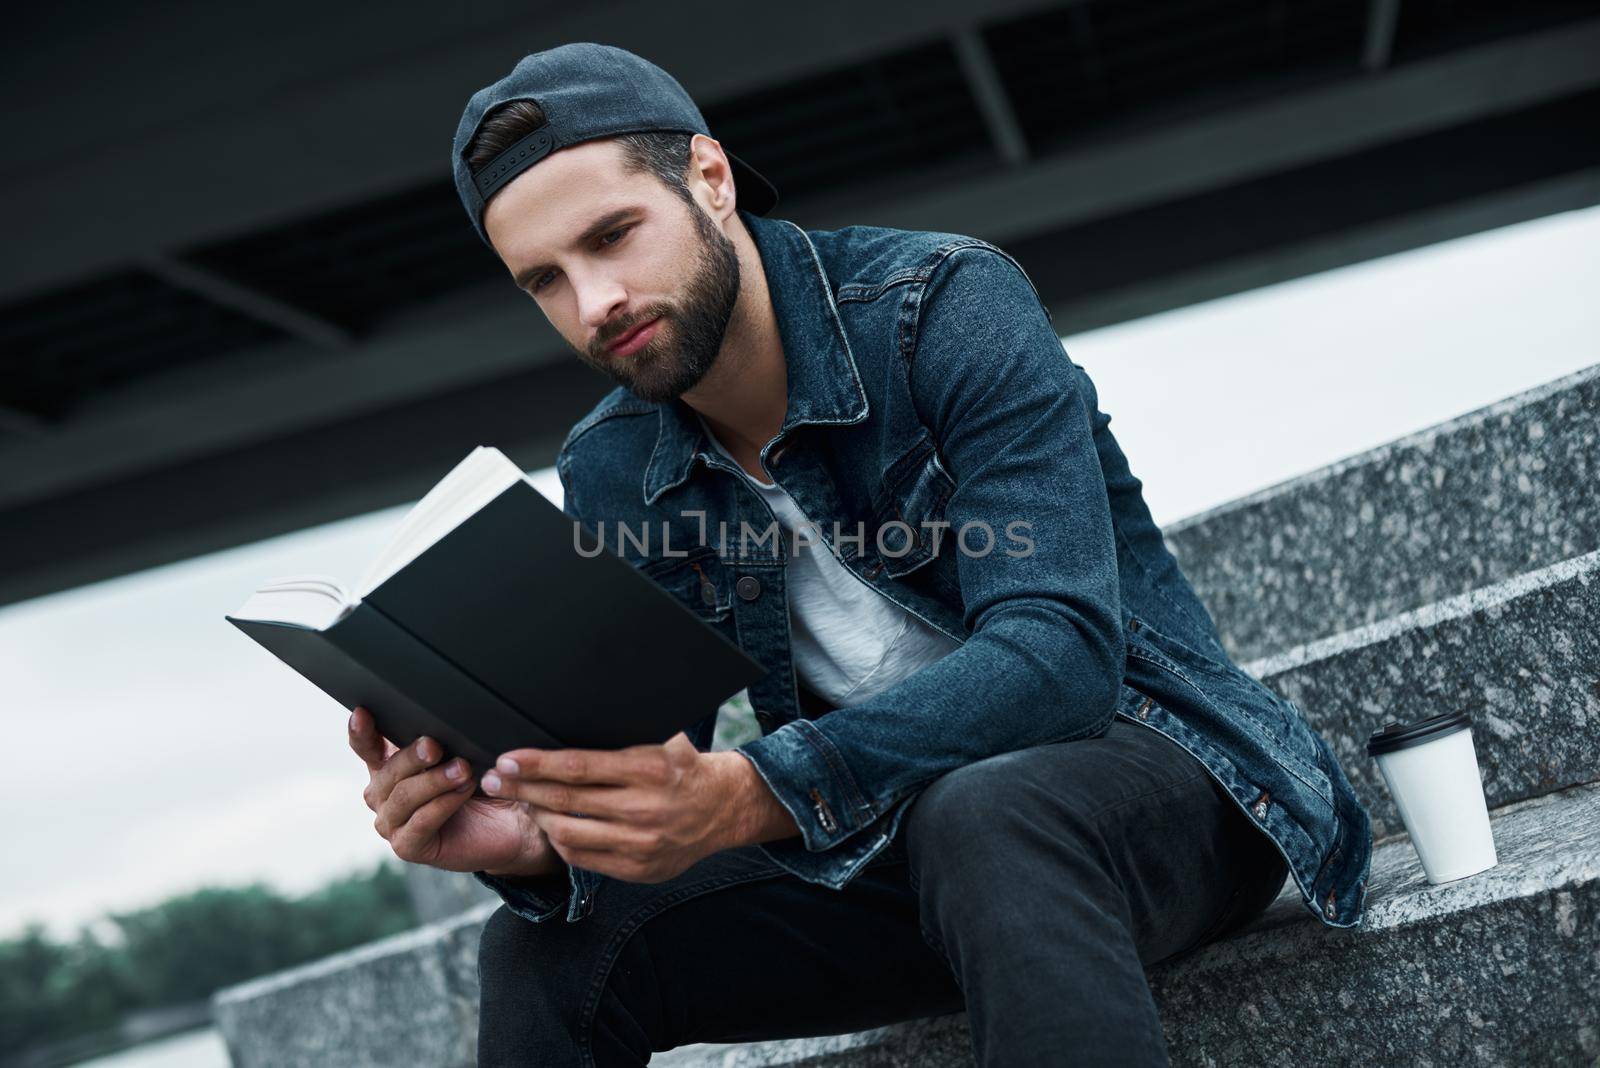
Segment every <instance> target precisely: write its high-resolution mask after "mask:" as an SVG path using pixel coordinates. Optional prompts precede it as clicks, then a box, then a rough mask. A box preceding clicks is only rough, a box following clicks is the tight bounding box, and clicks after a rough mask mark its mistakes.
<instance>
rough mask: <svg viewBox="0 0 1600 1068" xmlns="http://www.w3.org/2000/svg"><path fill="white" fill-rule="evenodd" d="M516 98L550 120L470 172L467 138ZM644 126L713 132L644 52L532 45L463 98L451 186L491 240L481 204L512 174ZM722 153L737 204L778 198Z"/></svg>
mask: <svg viewBox="0 0 1600 1068" xmlns="http://www.w3.org/2000/svg"><path fill="white" fill-rule="evenodd" d="M513 100H532V101H534V102H535V103H537V104H538V105H539V106H540V107H541V108H543V109H544V114H545V118H546V119H548V120H549V121H548V122H547V123H546V124H545V125H544V126H541V127H539V128H538V129H537V130H534V131H533V132H532V133H530V134H528V135H527V136H526V137H524V138H522V140H520V141H518V142H517V143H516V144H514V145H511V146H509V147H508V148H506V149H505V151H503V152H501V153H500V154H499V155H497V156H495V158H494V159H492V160H490V161H489V164H488V166H486V167H484V168H483V170H481V171H479V172H478V173H477V174H476V175H474V174H473V173H472V171H471V170H470V169H469V168H468V167H467V146H468V145H469V144H470V143H471V142H472V138H473V136H474V135H475V134H476V133H477V132H478V127H479V125H480V124H481V123H482V122H483V118H484V116H485V115H487V114H488V113H489V112H491V111H493V110H494V109H495V108H497V107H499V106H500V105H501V104H505V103H509V102H510V101H513ZM648 131H667V132H677V133H690V134H695V133H700V134H705V135H706V136H708V137H709V136H711V131H710V130H709V129H707V128H706V120H705V118H704V116H702V115H701V114H700V109H699V108H697V107H695V103H694V101H693V100H691V99H690V97H689V94H688V93H686V92H685V91H684V89H683V86H681V85H679V84H678V81H677V79H675V78H674V77H673V76H672V75H670V74H668V73H667V72H666V71H664V70H662V69H661V68H660V67H658V66H656V65H655V64H654V63H651V62H650V61H649V60H647V59H643V58H641V57H639V56H636V55H634V54H633V53H632V52H629V51H627V50H626V49H622V48H614V47H612V46H611V45H602V44H592V43H589V42H582V43H577V44H565V45H561V46H560V47H559V48H549V49H546V50H545V51H543V52H535V53H533V54H532V55H530V56H524V57H523V59H522V62H520V63H518V64H517V65H516V67H514V68H513V69H512V71H511V73H510V74H508V75H506V76H505V77H504V78H501V79H500V80H499V81H497V82H495V83H494V84H493V85H490V86H487V87H485V88H483V89H480V90H478V91H477V92H476V93H473V94H472V99H470V100H468V101H467V107H466V110H464V111H463V112H462V113H461V122H460V123H459V124H457V126H456V137H455V145H454V148H453V151H452V153H451V164H452V170H453V171H454V174H455V181H456V193H457V194H458V195H459V196H460V197H461V203H462V205H463V206H465V207H466V209H467V215H468V217H470V218H471V219H472V226H473V229H475V230H477V231H478V236H479V237H481V238H483V241H484V243H485V244H488V243H489V235H488V234H486V233H485V232H484V229H483V209H484V206H485V205H486V204H488V202H489V198H490V197H492V196H494V195H495V194H496V193H497V192H499V191H500V190H501V189H502V188H504V187H505V186H506V185H507V183H509V182H510V181H511V180H512V179H513V178H515V177H516V176H517V175H519V174H521V173H522V172H523V171H525V170H527V169H528V168H529V167H532V166H533V165H534V164H536V163H538V162H539V161H540V160H542V159H544V158H545V157H546V156H548V155H549V154H550V153H552V152H555V151H556V150H558V149H562V148H567V147H569V146H571V145H576V144H581V143H582V142H584V141H593V140H595V139H596V138H600V137H614V136H616V135H617V134H625V133H645V132H648ZM725 151H726V150H725ZM727 156H728V162H729V164H730V165H731V166H732V168H733V179H734V183H735V185H736V186H737V187H738V196H739V207H741V208H743V209H744V210H746V211H749V212H752V213H754V214H756V215H765V214H766V213H767V212H769V211H771V210H772V208H773V206H774V205H776V204H777V202H778V191H777V190H776V189H774V188H773V187H772V183H771V182H769V181H767V180H766V179H765V178H763V177H762V176H761V174H760V172H758V171H757V170H756V169H755V168H754V167H751V166H750V165H749V164H747V163H745V162H744V161H743V160H741V159H740V158H739V157H738V156H735V155H734V154H733V153H732V152H728V153H727Z"/></svg>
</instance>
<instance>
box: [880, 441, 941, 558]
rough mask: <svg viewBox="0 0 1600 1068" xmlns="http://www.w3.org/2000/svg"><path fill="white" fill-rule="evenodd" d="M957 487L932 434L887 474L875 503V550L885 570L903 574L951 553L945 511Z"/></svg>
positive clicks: (896, 463) (885, 473)
mask: <svg viewBox="0 0 1600 1068" xmlns="http://www.w3.org/2000/svg"><path fill="white" fill-rule="evenodd" d="M955 488H956V487H955V480H954V479H952V478H951V477H950V475H949V473H948V472H947V471H945V469H944V465H943V464H941V463H940V462H939V454H938V452H937V451H936V450H935V449H934V447H933V442H932V441H931V440H930V439H928V438H923V439H922V440H921V441H920V442H919V443H918V444H917V446H916V447H915V448H913V449H912V450H911V451H910V452H908V453H906V455H905V456H903V457H901V458H900V459H899V460H897V461H895V463H894V464H892V465H891V466H890V468H889V470H888V471H886V472H884V477H883V485H882V487H881V489H880V490H879V492H878V494H877V496H876V498H875V499H874V502H873V518H874V521H875V524H876V529H875V530H874V531H873V549H874V551H875V552H876V555H877V557H878V559H879V560H880V561H881V562H882V565H883V573H884V574H886V575H888V576H889V577H890V578H900V577H901V576H903V575H908V574H910V573H911V572H913V571H916V570H917V569H918V568H920V567H923V566H924V565H926V564H927V563H928V562H929V561H931V560H933V559H934V558H935V557H936V556H939V555H943V554H947V553H949V552H950V549H951V544H950V543H951V537H952V535H951V532H950V530H949V528H948V527H946V526H944V524H945V514H944V511H945V505H946V503H948V502H949V500H950V495H951V494H952V493H954V492H955Z"/></svg>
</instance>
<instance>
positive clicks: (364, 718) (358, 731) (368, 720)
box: [347, 705, 385, 771]
mask: <svg viewBox="0 0 1600 1068" xmlns="http://www.w3.org/2000/svg"><path fill="white" fill-rule="evenodd" d="M347 729H348V731H349V734H350V748H351V749H354V750H355V752H356V756H358V757H360V758H361V760H362V762H363V763H365V764H366V765H367V770H368V771H377V770H378V769H379V768H381V767H383V758H384V756H385V753H384V740H383V738H381V737H380V736H379V735H378V728H377V725H376V724H375V723H374V722H373V719H372V713H371V712H368V711H367V710H366V709H365V708H363V707H361V706H360V705H357V706H356V710H355V711H354V712H352V713H350V721H349V723H348V724H347Z"/></svg>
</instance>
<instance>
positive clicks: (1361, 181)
mask: <svg viewBox="0 0 1600 1068" xmlns="http://www.w3.org/2000/svg"><path fill="white" fill-rule="evenodd" d="M13 21H14V23H15V24H16V27H15V30H14V32H13V33H12V34H11V35H10V36H9V37H8V39H7V43H6V45H5V46H4V47H5V50H6V57H5V59H6V64H5V69H6V70H7V72H8V88H10V90H11V91H10V92H9V93H7V94H6V95H5V96H4V97H3V98H0V116H3V119H4V123H5V126H4V128H5V129H6V131H7V134H8V136H7V137H6V139H5V142H4V148H3V149H0V188H3V191H4V195H3V196H0V226H3V227H4V232H5V233H6V235H7V238H8V241H7V247H8V249H9V251H10V252H11V255H9V256H6V257H0V603H6V602H9V601H15V600H19V599H22V598H26V597H31V596H35V595H38V594H42V593H46V592H50V591H52V590H57V589H61V588H64V587H67V586H72V585H76V584H80V583H84V582H89V581H94V580H96V579H100V578H105V577H110V576H113V575H117V574H121V573H125V572H127V571H130V570H135V569H138V568H142V567H147V566H151V565H155V564H160V563H165V562H169V561H172V560H176V559H182V558H185V557H187V556H191V555H194V554H197V553H203V552H207V551H211V550H215V549H219V548H225V547H227V546H231V545H235V544H239V543H241V542H245V541H249V540H253V539H257V538H261V537H266V536H269V535H272V534H276V533H281V532H284V531H288V530H293V529H298V528H300V527H303V526H306V525H308V524H312V523H316V522H321V521H326V520H330V519H335V518H340V517H342V516H346V515H350V514H354V513H357V512H360V511H363V510H367V509H371V508H376V507H380V506H383V505H387V504H392V503H398V502H400V501H404V500H406V499H409V498H412V497H415V496H416V495H417V494H418V493H420V492H421V491H422V490H424V489H426V488H427V486H428V485H429V484H430V483H431V482H432V480H433V479H434V478H436V477H437V476H438V475H439V473H441V471H442V470H444V469H445V468H447V467H448V465H449V464H450V463H452V462H453V461H454V460H456V459H458V458H459V457H460V455H462V454H464V453H465V451H466V450H467V449H469V448H470V447H471V446H472V445H475V444H478V443H480V442H495V443H498V444H500V445H501V446H502V447H503V448H505V449H506V450H507V451H508V452H509V453H510V454H511V455H512V456H514V457H515V458H516V459H517V460H518V461H519V462H521V463H523V464H524V465H526V466H529V467H533V466H537V465H541V464H544V463H547V462H548V461H549V460H550V459H551V458H552V457H553V455H554V451H555V448H556V447H557V445H558V444H559V442H560V440H561V438H562V437H563V436H564V434H565V432H566V429H567V427H568V426H569V425H570V424H571V422H572V421H573V420H574V419H575V418H577V417H578V416H579V415H580V414H581V413H582V412H583V410H584V409H585V408H586V407H587V405H588V404H590V403H592V401H593V400H594V399H596V398H597V397H598V396H599V395H601V394H602V393H603V392H604V391H605V389H606V385H607V384H606V383H605V382H604V381H603V380H602V379H600V378H599V377H598V376H595V375H593V374H590V373H588V372H586V371H584V370H583V369H581V368H580V367H578V366H577V365H576V363H575V361H574V360H573V359H572V358H571V356H570V354H568V353H567V351H566V350H565V348H564V347H563V346H562V345H561V343H560V342H559V340H558V339H557V338H556V337H555V336H554V334H553V333H552V332H551V331H550V329H549V327H548V325H547V324H546V323H545V322H544V320H543V319H542V317H541V316H540V315H539V313H538V311H537V309H536V308H535V307H534V306H533V305H532V304H531V303H530V302H528V301H526V300H525V299H523V298H520V297H519V296H518V295H517V294H516V292H515V291H514V290H513V289H512V288H511V287H510V284H509V282H507V281H506V280H505V279H504V274H503V270H502V268H501V267H500V266H499V264H498V263H497V262H496V261H495V260H494V258H493V257H492V255H490V254H489V252H488V251H487V250H486V249H484V248H483V246H482V245H481V244H480V243H479V242H478V241H477V239H476V237H475V236H474V235H473V233H472V231H471V229H470V227H469V226H468V225H466V221H465V219H464V218H463V216H462V213H461V209H460V206H459V205H458V204H457V202H456V200H455V197H454V194H453V192H452V190H451V188H450V184H449V172H448V156H447V153H448V147H447V146H448V144H449V139H450V135H451V133H452V132H453V130H454V126H455V120H456V116H457V115H458V113H459V109H460V106H461V104H462V103H463V102H464V100H465V98H466V97H467V95H469V94H470V93H471V92H472V91H473V90H474V89H475V88H477V87H478V86H480V85H482V84H484V83H486V82H488V81H490V80H493V79H494V78H496V77H498V76H499V75H500V74H502V73H503V72H504V71H505V70H507V69H509V67H510V66H511V65H512V64H513V63H514V62H515V61H516V60H517V59H518V58H519V57H520V56H521V55H523V54H524V53H525V52H528V51H532V50H536V49H539V48H543V47H547V46H550V45H553V44H557V43H560V42H563V41H570V40H600V41H605V42H608V43H614V44H618V45H622V46H623V47H627V48H631V49H633V50H635V51H638V52H640V53H641V54H643V55H645V56H647V57H649V58H651V59H652V60H654V61H656V62H657V63H659V64H661V65H662V66H663V67H665V68H667V69H668V70H670V71H672V72H673V73H674V74H675V75H677V76H678V78H679V79H680V80H681V81H682V82H683V83H684V85H685V87H686V88H687V89H688V90H689V91H690V93H691V94H693V95H694V96H695V97H696V99H697V100H698V101H699V102H700V103H701V105H702V109H703V110H704V112H705V113H706V116H707V119H708V121H709V123H710V126H711V130H712V132H713V134H715V135H716V136H718V138H719V139H720V140H722V141H723V143H724V144H726V145H727V146H728V147H729V148H731V149H733V150H734V151H736V152H738V153H739V154H740V155H741V156H743V157H744V158H746V159H748V160H750V161H751V162H752V163H754V164H755V165H756V166H757V167H759V168H761V169H762V170H763V171H764V172H765V173H767V174H768V175H769V176H770V177H771V178H772V179H773V180H774V181H775V182H776V184H777V185H778V187H779V189H780V190H781V192H782V195H783V202H782V205H781V206H780V208H779V210H778V212H777V214H779V215H781V216H782V217H785V218H790V219H793V220H794V221H796V222H798V223H800V224H801V225H803V226H807V227H810V228H824V229H828V228H834V227H838V226H844V225H849V224H852V223H870V224H875V225H884V226H898V227H907V228H916V229H933V230H944V231H954V232H960V233H969V234H974V235H977V236H980V237H984V238H987V239H989V240H992V241H996V242H998V243H1000V244H1002V245H1004V246H1005V247H1007V248H1008V249H1009V250H1010V251H1012V252H1013V253H1015V254H1016V255H1017V256H1018V257H1019V258H1020V260H1021V261H1022V262H1023V264H1024V266H1025V267H1026V268H1027V269H1028V271H1029V273H1030V275H1031V276H1032V277H1033V279H1034V281H1035V283H1036V284H1037V285H1038V286H1039V288H1040V290H1041V292H1042V294H1043V295H1044V297H1045V299H1046V302H1047V304H1049V306H1050V308H1051V310H1052V313H1053V314H1054V315H1055V318H1056V322H1057V325H1058V326H1059V327H1060V328H1061V330H1062V331H1063V333H1070V332H1075V331H1077V330H1082V329H1087V328H1090V327H1094V326H1101V325H1105V324H1108V323H1113V322H1118V321H1122V320H1125V319H1128V318H1133V317H1137V316H1140V315H1145V314H1149V313H1152V312H1155V311H1160V310H1164V309H1167V308H1172V307H1177V306H1181V305H1185V304H1189V303H1192V302H1195V301H1199V300H1205V299H1209V298H1212V297H1217V296H1222V295H1225V294H1228V293H1233V292H1238V291H1241V290H1244V289H1249V288H1252V287H1256V286H1260V285H1265V284H1269V283H1272V282H1276V281H1281V280H1284V279H1287V278H1292V277H1296V276H1300V275H1304V274H1307V273H1311V272H1315V271H1320V270H1326V269H1328V268H1331V267H1336V266H1342V265H1345V264H1349V263H1355V262H1360V261H1362V260H1365V259H1369V258H1372V257H1376V256H1381V255H1386V254H1389V253H1392V252H1397V251H1401V250H1404V249H1408V248H1414V247H1417V246H1420V245H1425V244H1428V243H1431V242H1435V241H1439V240H1443V239H1447V238H1451V237H1456V236H1461V235H1464V234H1469V233H1474V232H1477V231H1480V230H1484V229H1488V228H1491V227H1495V226H1501V225H1505V224H1508V223H1512V222H1517V221H1522V220H1525V219H1529V218H1534V217H1538V216H1541V215H1546V214H1549V213H1552V212H1557V211H1563V210H1568V209H1571V208H1576V207H1582V206H1587V205H1590V204H1593V203H1596V202H1600V132H1597V131H1600V124H1597V122H1596V118H1597V116H1600V64H1597V63H1596V62H1595V61H1594V57H1595V56H1597V55H1600V12H1597V10H1596V7H1595V5H1594V4H1592V3H1571V2H1540V0H1531V2H1525V3H1522V4H1518V5H1506V4H1502V3H1494V2H1490V0H1476V2H1463V0H1457V2H1433V3H1423V2H1417V0H1372V2H1371V3H1369V4H1352V3H1350V2H1348V0H1302V2H1295V3H1289V2H1265V0H1186V2H1168V0H1159V2H1158V0H1088V2H1077V3H1065V4H1063V3H1056V4H1043V3H1038V2H1025V0H990V2H988V3H986V4H984V5H982V6H981V7H978V6H975V5H972V4H970V3H961V4H957V3H954V2H949V0H921V2H918V3H910V2H902V0H887V2H882V3H876V4H859V3H854V4H844V3H835V2H830V0H816V2H811V3H807V4H803V5H799V4H797V5H783V6H778V5H758V6H754V7H751V8H746V9H739V10H738V11H737V13H736V14H735V13H733V12H732V11H731V10H730V9H729V8H727V7H726V5H720V4H710V3H704V2H691V3H680V4H674V5H664V4H655V3H643V2H633V0H613V2H609V3H600V4H589V5H572V4H564V5H544V4H539V5H529V4H527V3H520V4H510V3H502V4H493V3H488V4H485V3H478V4H474V5H471V10H470V12H465V11H460V10H454V9H451V8H447V7H441V6H439V5H424V4H421V3H415V2H402V3H395V4H390V5H386V6H384V7H382V8H366V7H363V8H360V9H356V8H353V7H351V8H340V7H338V6H337V5H327V4H316V5H313V4H310V3H305V2H303V0H296V2H288V3H280V4H277V5H274V6H273V8H272V9H271V10H270V11H265V10H263V11H247V10H245V9H243V8H240V7H236V6H233V5H215V4H199V3H194V4H178V5H163V6H161V7H152V8H147V9H130V8H126V7H111V6H109V5H108V6H107V7H106V8H105V9H104V11H103V12H102V13H101V14H100V15H99V16H97V17H86V15H85V13H84V11H83V9H82V8H73V9H69V8H50V9H46V10H34V11H29V12H28V13H27V14H26V15H20V16H17V17H16V18H15V19H14V20H13Z"/></svg>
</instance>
